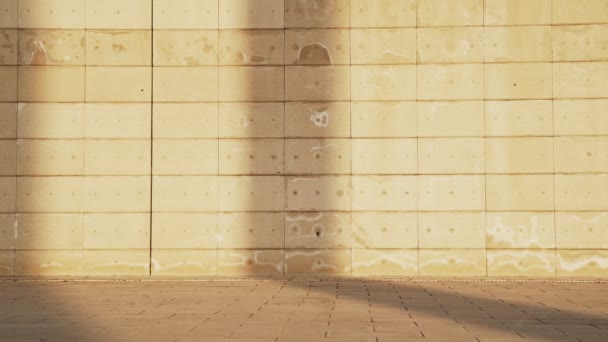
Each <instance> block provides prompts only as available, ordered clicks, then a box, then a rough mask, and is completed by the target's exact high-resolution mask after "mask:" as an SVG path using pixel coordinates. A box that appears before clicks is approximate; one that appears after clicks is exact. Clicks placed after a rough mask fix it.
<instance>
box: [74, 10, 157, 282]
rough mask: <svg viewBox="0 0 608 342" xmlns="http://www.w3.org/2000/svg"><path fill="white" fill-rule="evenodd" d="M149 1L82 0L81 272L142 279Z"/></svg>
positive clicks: (145, 265) (146, 229) (145, 263)
mask: <svg viewBox="0 0 608 342" xmlns="http://www.w3.org/2000/svg"><path fill="white" fill-rule="evenodd" d="M151 20H152V3H151V1H150V0H131V1H121V0H111V1H106V0H87V1H86V80H85V90H86V105H85V146H84V150H85V154H84V155H85V162H84V197H83V203H84V212H85V214H84V239H83V249H84V262H83V273H85V274H87V275H147V274H148V272H149V271H148V269H149V262H150V259H149V245H150V214H149V212H150V196H151V193H150V134H151V133H150V121H151V105H150V102H151V88H152V85H151V79H152V69H151V58H152V50H151V49H152V48H151V46H152V45H151Z"/></svg>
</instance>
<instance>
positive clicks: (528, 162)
mask: <svg viewBox="0 0 608 342" xmlns="http://www.w3.org/2000/svg"><path fill="white" fill-rule="evenodd" d="M0 80H1V81H0V276H32V275H34V276H38V275H45V276H81V275H86V276H107V275H114V276H147V275H149V274H151V275H153V276H213V275H221V276H242V275H284V274H326V273H330V274H337V275H352V276H461V277H465V276H489V277H507V276H524V277H607V276H608V1H607V0H485V1H483V0H128V1H125V0H0Z"/></svg>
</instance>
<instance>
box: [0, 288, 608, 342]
mask: <svg viewBox="0 0 608 342" xmlns="http://www.w3.org/2000/svg"><path fill="white" fill-rule="evenodd" d="M524 339H525V340H531V341H602V342H605V341H608V284H606V283H604V284H601V283H558V282H554V283H540V282H472V281H471V282H449V281H442V282H431V281H409V282H405V281H362V280H356V281H355V280H310V279H284V280H242V281H230V280H214V281H196V282H195V281H115V282H111V281H80V282H74V281H72V282H41V281H27V282H23V281H19V282H12V281H0V341H37V342H39V341H104V342H105V341H180V342H182V341H205V342H207V341H211V342H214V341H225V342H229V341H230V342H237V341H252V342H266V341H269V342H275V341H326V342H358V341H365V342H367V341H377V342H392V341H410V340H412V341H421V342H422V341H519V340H524Z"/></svg>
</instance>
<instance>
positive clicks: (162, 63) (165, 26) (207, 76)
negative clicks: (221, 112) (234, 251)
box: [152, 0, 220, 275]
mask: <svg viewBox="0 0 608 342" xmlns="http://www.w3.org/2000/svg"><path fill="white" fill-rule="evenodd" d="M219 2H220V1H218V0H196V1H195V0H178V1H174V0H154V1H153V5H154V11H153V26H154V34H153V36H154V37H153V46H154V48H153V63H154V80H153V84H154V89H153V90H154V96H153V99H154V104H153V112H154V117H153V118H154V121H153V126H154V127H153V132H154V133H153V141H154V142H153V169H152V173H153V196H152V206H153V214H152V248H153V251H152V274H153V275H215V274H217V246H218V242H217V209H218V176H217V174H218V139H217V137H218V66H217V65H218V51H219V41H218V4H219Z"/></svg>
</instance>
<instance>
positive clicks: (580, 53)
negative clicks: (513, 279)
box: [552, 0, 608, 277]
mask: <svg viewBox="0 0 608 342" xmlns="http://www.w3.org/2000/svg"><path fill="white" fill-rule="evenodd" d="M552 18H553V24H554V26H553V29H552V32H553V56H552V58H553V62H554V64H553V97H554V102H553V115H554V122H555V125H554V134H555V164H554V165H555V172H556V175H555V210H556V214H555V227H556V248H557V259H556V267H557V276H560V277H568V276H578V277H599V276H604V277H605V276H608V111H607V108H608V87H607V86H606V85H607V81H608V4H607V3H606V1H591V0H584V1H566V0H554V1H553V12H552Z"/></svg>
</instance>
